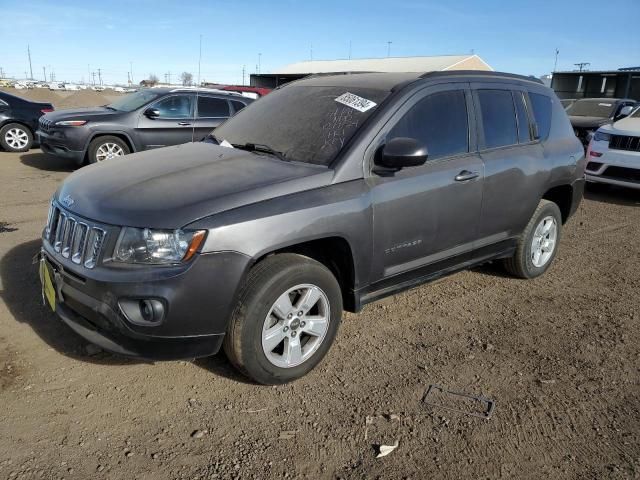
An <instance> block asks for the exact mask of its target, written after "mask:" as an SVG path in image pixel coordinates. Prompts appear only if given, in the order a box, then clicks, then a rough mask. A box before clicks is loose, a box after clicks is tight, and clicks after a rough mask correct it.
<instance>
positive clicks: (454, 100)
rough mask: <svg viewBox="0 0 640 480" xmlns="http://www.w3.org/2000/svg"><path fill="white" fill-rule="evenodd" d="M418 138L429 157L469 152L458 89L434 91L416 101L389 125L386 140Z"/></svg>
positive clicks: (465, 117) (463, 103)
mask: <svg viewBox="0 0 640 480" xmlns="http://www.w3.org/2000/svg"><path fill="white" fill-rule="evenodd" d="M396 137H409V138H415V139H417V140H420V141H422V142H423V143H424V144H425V145H426V146H427V150H428V151H429V160H433V159H436V158H440V157H446V156H449V155H456V154H460V153H466V152H468V151H469V125H468V122H467V104H466V102H465V97H464V92H463V91H462V90H453V91H450V92H441V93H434V94H432V95H429V96H428V97H426V98H424V99H422V100H420V101H419V102H418V103H416V104H415V105H414V106H413V107H412V108H411V110H409V111H408V112H407V113H406V114H405V116H404V117H402V118H401V119H400V121H399V122H398V123H397V124H396V125H395V126H394V127H393V129H392V130H391V132H389V135H388V136H387V140H390V139H392V138H396Z"/></svg>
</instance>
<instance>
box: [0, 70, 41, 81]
mask: <svg viewBox="0 0 640 480" xmlns="http://www.w3.org/2000/svg"><path fill="white" fill-rule="evenodd" d="M0 78H4V70H3V69H2V67H0ZM45 80H46V78H45Z"/></svg>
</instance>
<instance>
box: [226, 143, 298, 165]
mask: <svg viewBox="0 0 640 480" xmlns="http://www.w3.org/2000/svg"><path fill="white" fill-rule="evenodd" d="M232 145H233V148H238V149H240V150H246V151H248V152H260V153H267V154H269V155H273V156H274V157H276V158H278V159H280V160H283V161H285V162H290V161H291V160H289V159H288V158H287V157H286V156H285V154H284V153H282V152H279V151H277V150H274V149H273V148H271V147H270V146H269V145H265V144H263V143H244V144H238V143H233V144H232Z"/></svg>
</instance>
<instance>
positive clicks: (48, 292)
mask: <svg viewBox="0 0 640 480" xmlns="http://www.w3.org/2000/svg"><path fill="white" fill-rule="evenodd" d="M40 281H41V282H42V297H43V298H44V299H46V301H47V303H48V304H49V307H51V310H53V311H54V312H55V311H56V289H55V287H54V286H53V280H52V279H51V271H50V270H49V268H48V267H47V264H46V263H45V260H44V259H43V260H41V261H40Z"/></svg>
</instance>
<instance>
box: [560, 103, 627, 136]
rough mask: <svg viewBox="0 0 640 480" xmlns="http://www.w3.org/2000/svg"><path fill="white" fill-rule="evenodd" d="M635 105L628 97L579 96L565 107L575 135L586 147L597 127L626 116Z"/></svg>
mask: <svg viewBox="0 0 640 480" xmlns="http://www.w3.org/2000/svg"><path fill="white" fill-rule="evenodd" d="M636 105H637V102H636V101H635V100H631V99H629V98H626V99H622V98H581V99H580V100H576V101H575V102H573V103H572V104H571V105H569V106H568V107H567V115H569V120H570V121H571V125H572V126H573V131H574V132H575V134H576V137H578V138H579V139H580V141H581V142H582V144H583V145H584V147H585V148H587V145H589V142H590V141H591V137H592V136H593V134H594V133H595V131H596V130H598V128H599V127H601V126H602V125H606V124H607V123H613V122H615V121H616V120H620V119H621V118H624V117H626V116H627V115H629V113H631V111H632V110H633V108H634V107H635V106H636Z"/></svg>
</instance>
